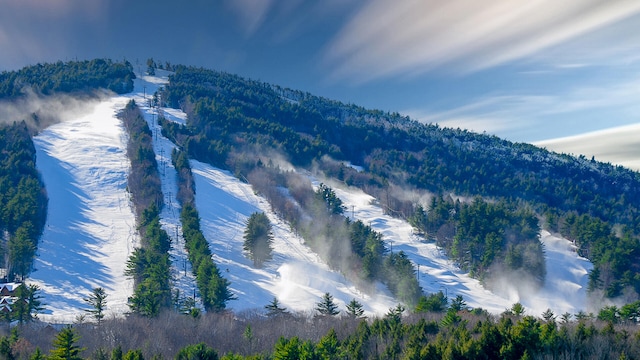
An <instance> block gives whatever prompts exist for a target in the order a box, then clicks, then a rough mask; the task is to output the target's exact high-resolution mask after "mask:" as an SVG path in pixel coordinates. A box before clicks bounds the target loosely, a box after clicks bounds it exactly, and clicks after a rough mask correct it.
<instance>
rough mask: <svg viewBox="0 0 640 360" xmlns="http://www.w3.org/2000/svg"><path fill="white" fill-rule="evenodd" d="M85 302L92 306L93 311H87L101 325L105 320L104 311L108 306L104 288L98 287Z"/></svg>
mask: <svg viewBox="0 0 640 360" xmlns="http://www.w3.org/2000/svg"><path fill="white" fill-rule="evenodd" d="M84 301H85V302H87V303H88V304H89V305H91V309H87V310H85V311H86V312H88V313H89V314H91V315H92V316H93V317H94V319H96V321H97V322H98V324H99V323H100V322H101V321H102V319H103V318H104V310H105V308H106V306H107V294H106V293H105V291H104V288H101V287H97V288H95V289H93V291H92V292H91V294H90V295H89V297H87V298H85V299H84Z"/></svg>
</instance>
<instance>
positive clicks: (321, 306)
mask: <svg viewBox="0 0 640 360" xmlns="http://www.w3.org/2000/svg"><path fill="white" fill-rule="evenodd" d="M316 311H317V312H318V313H319V314H320V315H322V316H335V315H338V314H339V313H340V310H338V305H337V304H336V303H335V302H334V301H333V296H332V295H331V294H329V293H324V295H322V299H321V300H320V301H319V302H318V303H316Z"/></svg>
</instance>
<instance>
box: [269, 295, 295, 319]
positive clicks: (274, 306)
mask: <svg viewBox="0 0 640 360" xmlns="http://www.w3.org/2000/svg"><path fill="white" fill-rule="evenodd" d="M264 308H265V309H266V310H267V316H269V317H271V316H279V315H285V314H288V313H289V312H288V311H287V309H286V308H284V307H281V306H280V302H279V301H278V298H277V297H275V296H274V297H273V300H271V302H270V303H269V304H267V305H265V306H264Z"/></svg>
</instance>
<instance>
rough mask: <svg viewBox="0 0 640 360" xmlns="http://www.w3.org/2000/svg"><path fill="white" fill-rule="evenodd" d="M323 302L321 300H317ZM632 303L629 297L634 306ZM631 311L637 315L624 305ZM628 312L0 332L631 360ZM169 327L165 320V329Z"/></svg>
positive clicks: (161, 352)
mask: <svg viewBox="0 0 640 360" xmlns="http://www.w3.org/2000/svg"><path fill="white" fill-rule="evenodd" d="M318 305H319V306H320V305H322V302H321V303H319V304H318ZM630 305H633V304H630ZM631 308H633V309H634V310H633V311H635V312H633V311H632V312H629V311H631V310H629V309H631ZM629 309H627V310H626V311H627V314H631V313H633V315H631V317H630V318H628V319H625V320H624V321H621V320H610V319H608V318H607V314H608V313H606V312H605V309H603V310H602V311H601V312H600V314H598V316H597V317H594V316H591V315H584V314H575V315H574V316H572V314H568V313H565V314H554V313H553V312H552V311H550V310H547V311H545V312H543V313H542V314H540V316H534V315H530V314H527V310H526V309H524V308H523V307H522V306H521V305H519V304H518V303H516V304H514V305H513V306H512V307H511V308H509V309H505V311H504V312H503V313H502V314H500V315H489V314H487V313H486V312H484V311H482V310H481V309H470V308H468V307H467V306H466V304H465V303H464V300H462V299H461V298H460V299H454V300H452V301H451V302H450V303H448V304H447V305H445V307H444V308H443V309H442V310H440V311H422V312H415V311H414V312H407V311H406V310H405V309H404V308H403V307H401V306H397V307H393V308H390V309H389V310H388V311H387V313H386V314H385V315H383V316H380V317H375V318H369V319H365V318H361V317H353V316H327V315H325V316H316V317H307V316H301V315H298V314H294V313H285V314H283V313H277V314H275V315H272V316H258V315H259V314H260V313H259V312H258V313H244V314H236V315H234V316H230V314H226V313H210V314H206V315H202V316H200V317H198V318H193V317H191V316H184V315H179V314H177V313H175V312H163V313H162V314H160V315H159V316H158V317H156V318H147V317H140V316H136V315H132V316H130V317H127V318H110V319H105V320H104V321H103V322H102V323H100V324H99V325H98V326H96V325H95V324H85V323H76V324H73V325H68V326H64V327H61V328H59V329H58V330H52V328H51V327H43V326H37V325H36V326H32V325H31V324H24V325H22V326H19V327H14V328H13V329H11V330H7V329H4V328H3V329H2V330H0V331H2V332H3V333H4V335H2V336H0V356H2V357H3V358H7V359H19V358H20V359H24V358H30V359H43V358H50V359H84V358H91V359H111V360H121V359H145V358H146V359H169V358H175V359H229V360H235V359H265V360H266V359H514V360H515V359H532V358H561V359H604V358H606V359H634V358H638V357H639V356H640V345H639V344H640V342H638V339H639V338H640V332H639V331H638V328H637V321H638V317H637V304H635V305H633V306H630V308H629ZM166 324H171V326H167V325H166Z"/></svg>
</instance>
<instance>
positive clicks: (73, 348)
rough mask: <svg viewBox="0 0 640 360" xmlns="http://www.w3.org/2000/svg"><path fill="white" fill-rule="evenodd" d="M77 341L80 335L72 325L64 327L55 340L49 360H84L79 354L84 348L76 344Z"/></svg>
mask: <svg viewBox="0 0 640 360" xmlns="http://www.w3.org/2000/svg"><path fill="white" fill-rule="evenodd" d="M77 342H78V337H77V336H76V334H75V332H74V331H73V329H72V328H71V327H69V326H67V327H64V328H62V330H60V332H59V333H58V335H57V336H56V338H55V339H54V340H53V349H51V355H49V360H82V358H81V357H80V356H79V354H80V352H81V351H83V350H84V349H83V348H80V347H79V346H78V345H76V343H77Z"/></svg>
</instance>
